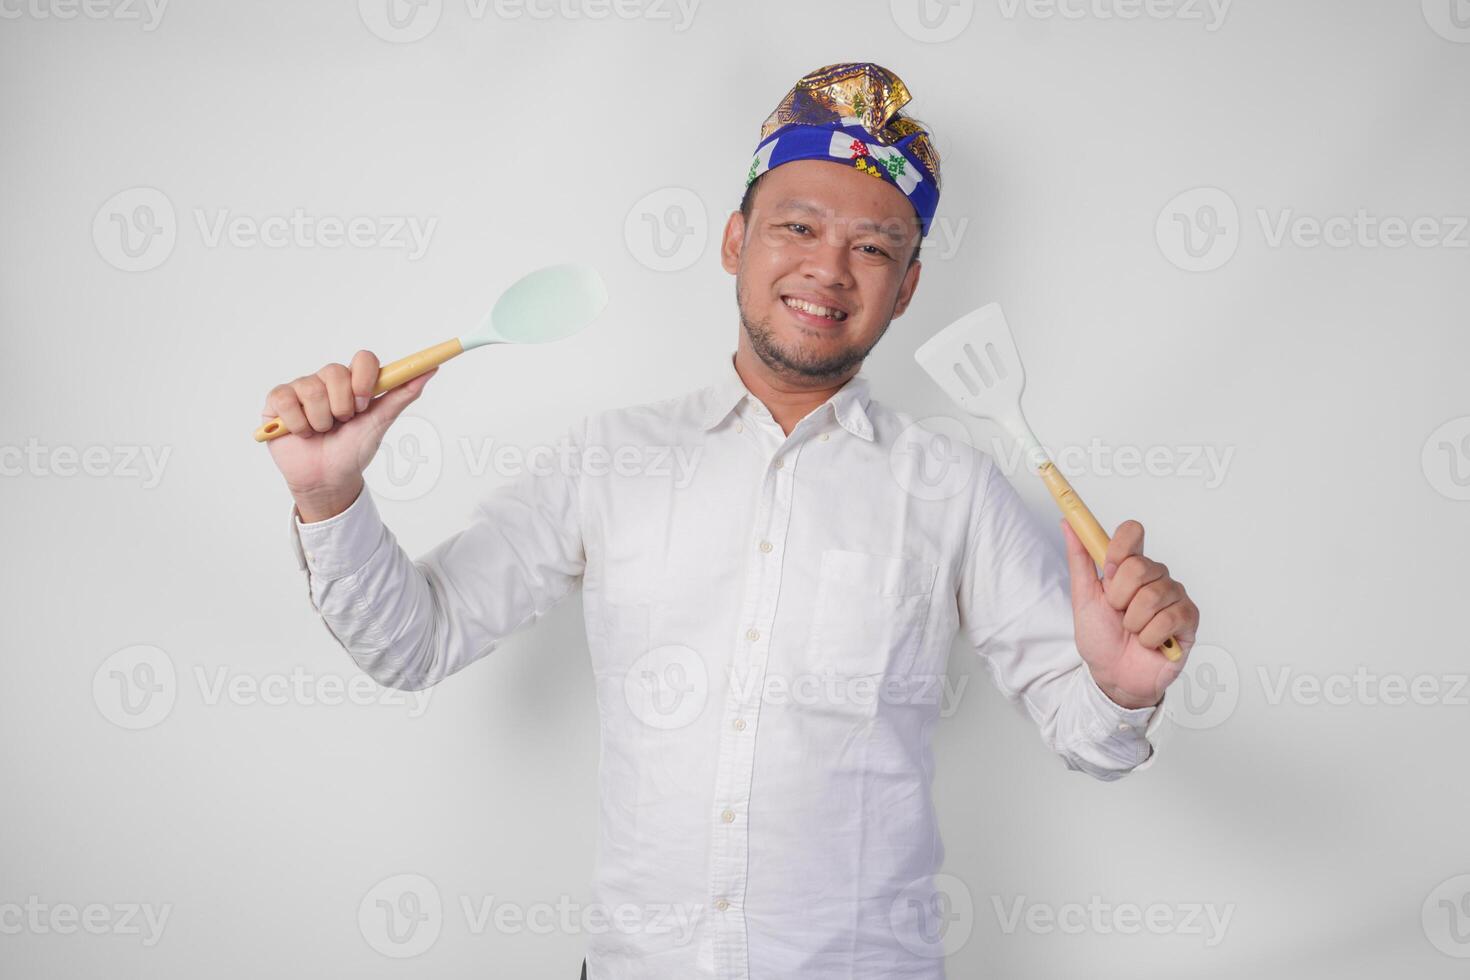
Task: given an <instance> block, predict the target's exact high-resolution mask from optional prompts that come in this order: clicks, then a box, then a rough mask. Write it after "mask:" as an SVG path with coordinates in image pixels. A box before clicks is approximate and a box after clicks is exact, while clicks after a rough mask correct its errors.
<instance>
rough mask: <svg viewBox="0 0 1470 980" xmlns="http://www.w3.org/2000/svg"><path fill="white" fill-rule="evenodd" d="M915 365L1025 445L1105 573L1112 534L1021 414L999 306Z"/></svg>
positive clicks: (930, 347) (923, 353)
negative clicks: (1104, 560)
mask: <svg viewBox="0 0 1470 980" xmlns="http://www.w3.org/2000/svg"><path fill="white" fill-rule="evenodd" d="M914 360H916V361H918V362H919V366H920V367H922V368H923V369H924V370H925V371H926V372H928V374H929V376H930V377H931V378H933V379H934V380H935V382H936V383H938V385H939V387H940V388H942V389H944V392H945V394H947V395H949V397H951V398H953V399H954V400H955V401H956V402H958V403H959V405H960V407H961V408H963V409H964V410H965V411H966V412H968V413H969V414H971V415H974V416H976V417H977V418H983V419H990V420H991V421H992V422H995V423H996V424H997V425H999V426H1000V427H1001V428H1003V429H1005V430H1006V432H1007V433H1009V434H1010V435H1011V436H1012V437H1013V438H1014V439H1016V440H1017V441H1018V442H1019V443H1020V444H1021V450H1022V452H1023V453H1024V454H1025V457H1026V462H1027V464H1028V465H1029V466H1030V467H1031V470H1032V471H1033V472H1034V473H1036V475H1037V476H1039V477H1041V479H1042V482H1043V483H1045V484H1046V488H1047V489H1048V490H1050V491H1051V495H1052V499H1053V500H1055V501H1056V502H1057V507H1059V508H1060V509H1061V511H1062V516H1063V517H1064V518H1066V520H1067V523H1068V524H1070V525H1071V526H1072V530H1073V531H1075V532H1077V537H1078V538H1080V539H1081V541H1082V543H1083V545H1085V546H1086V548H1087V553H1088V554H1089V555H1091V556H1092V560H1093V561H1094V562H1096V563H1097V564H1098V566H1099V567H1101V566H1102V563H1103V559H1104V558H1105V557H1106V556H1107V550H1108V541H1109V538H1108V533H1107V532H1106V531H1104V530H1103V529H1102V525H1101V524H1099V523H1098V522H1097V518H1095V517H1093V516H1092V512H1091V511H1090V510H1088V509H1087V505H1086V504H1084V503H1083V502H1082V498H1081V497H1079V496H1077V492H1076V491H1075V490H1073V489H1072V485H1071V484H1070V483H1068V482H1067V478H1066V477H1064V476H1062V474H1061V471H1060V470H1058V469H1057V468H1056V466H1055V465H1054V464H1053V463H1052V460H1051V457H1050V456H1048V455H1047V452H1046V450H1045V449H1043V448H1042V446H1041V442H1040V441H1039V440H1038V439H1037V438H1036V434H1035V433H1034V432H1032V431H1031V426H1029V425H1027V424H1026V416H1025V415H1024V414H1023V413H1022V412H1021V392H1022V391H1023V390H1024V389H1025V387H1026V374H1025V372H1024V371H1023V370H1022V369H1021V356H1020V354H1018V353H1017V352H1016V341H1015V338H1014V337H1012V336H1011V328H1010V327H1009V326H1008V325H1007V324H1006V318H1005V314H1004V313H1002V312H1001V309H1000V304H998V303H991V304H989V305H988V306H982V307H980V309H978V310H975V311H974V312H972V313H967V314H965V315H964V316H962V317H960V318H959V319H958V320H956V321H955V322H954V323H951V324H950V325H949V326H947V327H945V328H944V329H943V330H941V331H939V332H938V333H937V334H935V335H934V336H933V337H930V338H929V339H928V340H927V341H925V342H924V343H923V344H922V345H921V346H920V347H919V349H918V350H916V351H914ZM1163 653H1164V656H1165V657H1168V658H1169V659H1170V660H1178V659H1179V658H1180V657H1181V656H1182V655H1183V651H1182V648H1181V647H1180V646H1179V641H1178V640H1176V639H1175V638H1174V637H1172V636H1171V637H1169V638H1168V639H1167V640H1165V641H1164V646H1163Z"/></svg>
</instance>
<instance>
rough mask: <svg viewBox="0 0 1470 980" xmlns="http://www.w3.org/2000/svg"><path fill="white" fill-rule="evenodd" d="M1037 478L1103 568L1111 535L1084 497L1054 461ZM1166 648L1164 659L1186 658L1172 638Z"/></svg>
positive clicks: (1042, 468) (1165, 645)
mask: <svg viewBox="0 0 1470 980" xmlns="http://www.w3.org/2000/svg"><path fill="white" fill-rule="evenodd" d="M1037 475H1038V476H1040V477H1041V480H1042V482H1043V483H1045V484H1046V488H1047V489H1048V490H1050V491H1051V496H1052V499H1053V500H1055V501H1056V502H1057V507H1058V508H1060V510H1061V512H1062V516H1063V517H1064V518H1066V519H1067V523H1068V524H1070V525H1072V530H1073V531H1076V532H1077V537H1078V538H1080V539H1081V540H1082V544H1083V546H1084V547H1085V548H1086V549H1087V553H1088V554H1089V555H1091V556H1092V560H1093V561H1095V562H1096V563H1097V565H1098V567H1099V568H1101V567H1102V564H1103V561H1104V560H1105V559H1106V558H1107V554H1108V544H1109V542H1110V540H1111V539H1110V538H1109V537H1108V532H1106V531H1104V530H1103V529H1102V525H1101V524H1099V523H1098V522H1097V518H1096V517H1093V516H1092V511H1090V510H1088V509H1087V505H1086V504H1084V503H1083V502H1082V498H1081V497H1079V496H1077V491H1076V490H1073V489H1072V484H1070V483H1068V482H1067V478H1066V477H1064V476H1062V473H1061V471H1060V470H1058V469H1057V468H1056V466H1055V465H1054V464H1052V463H1051V462H1050V461H1048V462H1046V463H1043V464H1042V465H1041V469H1040V470H1038V471H1037ZM1162 649H1163V653H1164V656H1165V657H1168V658H1169V659H1170V660H1178V659H1179V658H1180V657H1182V656H1184V650H1183V648H1182V647H1180V646H1179V641H1178V640H1176V639H1174V637H1172V636H1171V637H1169V638H1168V639H1167V640H1165V641H1164V646H1163V648H1162Z"/></svg>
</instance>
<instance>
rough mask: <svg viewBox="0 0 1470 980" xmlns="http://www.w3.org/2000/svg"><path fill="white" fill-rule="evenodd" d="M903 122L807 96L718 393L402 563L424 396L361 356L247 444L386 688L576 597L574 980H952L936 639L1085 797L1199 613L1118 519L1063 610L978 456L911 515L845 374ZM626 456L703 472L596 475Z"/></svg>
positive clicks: (589, 428)
mask: <svg viewBox="0 0 1470 980" xmlns="http://www.w3.org/2000/svg"><path fill="white" fill-rule="evenodd" d="M908 98H909V97H908V93H907V90H906V89H905V88H904V86H903V83H902V82H901V81H900V80H899V79H898V78H897V77H896V76H894V75H893V74H892V73H891V72H889V71H887V70H886V69H884V68H881V67H880V66H877V65H872V64H852V65H833V66H828V67H826V68H822V69H819V70H818V71H816V72H813V73H812V74H810V75H808V76H807V77H805V78H804V79H802V80H801V81H800V82H799V83H798V84H797V86H796V88H795V89H793V90H792V92H791V93H790V94H788V96H787V97H786V99H784V100H783V101H782V103H781V105H780V106H779V107H778V108H777V110H776V112H775V113H773V114H772V116H771V118H770V119H769V120H767V123H766V125H765V127H764V128H763V132H762V140H761V143H760V144H759V146H758V149H757V153H756V157H755V160H754V162H753V163H752V165H751V167H750V169H749V171H748V175H747V184H748V191H749V193H748V194H747V197H746V200H745V201H744V203H743V208H742V210H741V211H738V212H735V213H733V214H731V215H730V218H729V220H728V222H727V224H726V226H725V231H724V237H723V241H722V244H721V261H722V263H723V265H724V267H725V269H726V270H727V271H728V272H731V273H733V274H734V275H735V276H736V296H737V303H738V307H739V314H740V327H741V329H740V332H739V335H738V347H737V350H736V351H735V353H734V356H733V358H732V359H731V361H729V362H727V363H725V364H723V365H721V369H720V371H719V372H718V374H719V378H718V379H717V381H716V383H715V384H713V385H711V386H708V387H705V388H702V389H700V390H698V391H695V392H692V393H690V394H688V395H686V396H683V397H679V398H673V399H669V400H665V401H661V402H656V403H652V404H646V405H640V406H635V407H631V408H624V409H618V410H613V411H605V412H598V413H595V414H593V415H592V416H590V417H588V418H585V419H583V420H582V421H581V422H580V423H579V424H578V425H576V426H574V427H573V428H572V430H571V431H570V433H569V435H568V440H569V442H570V444H571V446H572V448H574V449H575V450H576V452H575V454H573V455H575V458H576V459H577V460H578V465H574V466H565V467H561V466H559V467H553V468H552V470H553V471H552V472H546V471H544V470H543V472H542V473H541V474H539V475H530V476H527V477H525V478H523V479H521V480H519V481H516V482H514V483H512V484H511V485H509V486H506V487H501V488H497V489H495V490H493V491H491V492H490V493H488V494H487V495H486V496H485V497H484V498H483V500H482V503H481V504H480V506H479V507H478V508H477V511H476V515H475V519H474V521H473V522H472V523H471V525H470V526H469V527H468V528H466V529H465V530H463V531H461V532H459V533H458V534H456V535H454V536H453V537H451V538H449V539H448V540H446V541H444V542H443V543H441V544H440V545H439V546H437V547H436V548H434V549H433V550H431V551H430V552H428V553H427V554H426V555H424V556H423V557H422V558H421V559H419V560H418V561H417V562H413V561H411V560H410V559H409V557H408V555H406V554H405V553H404V552H403V550H402V549H401V548H400V547H399V546H398V545H397V543H396V541H395V539H394V537H393V535H392V534H391V533H390V532H388V531H387V530H386V528H385V527H384V525H383V524H382V522H381V520H380V519H379V516H378V513H377V511H376V509H375V507H374V505H373V501H372V497H371V495H370V494H368V493H366V492H364V490H363V482H362V477H361V470H362V467H363V464H364V463H365V462H366V461H367V460H369V459H370V458H371V456H372V454H373V452H374V450H375V448H376V447H377V445H378V442H379V440H380V439H381V436H382V433H383V431H384V429H386V427H387V426H388V425H389V424H390V423H391V421H392V420H393V419H394V418H395V417H396V416H397V415H398V414H399V413H400V412H401V411H402V410H403V409H404V407H405V406H407V405H408V404H409V403H411V402H412V401H413V400H415V399H416V398H418V397H419V395H420V393H421V392H422V390H423V386H424V384H425V379H426V378H427V377H428V375H426V376H424V377H422V378H419V379H416V380H415V381H413V382H410V383H409V384H407V385H405V386H403V387H402V388H399V389H397V390H394V391H391V392H389V393H387V394H385V395H383V396H382V397H381V398H379V399H377V400H376V401H375V402H372V403H371V404H368V403H367V402H366V401H365V399H364V396H365V395H366V394H367V393H369V392H370V391H371V389H372V385H373V382H374V380H375V379H376V376H377V372H378V361H377V359H376V358H375V357H374V356H373V355H372V354H371V353H369V352H366V351H360V352H358V354H357V355H356V356H355V357H354V358H353V360H352V364H351V366H350V367H348V366H344V365H340V364H331V365H327V366H326V367H324V368H323V369H322V370H321V371H318V372H317V373H316V374H315V375H310V376H307V377H304V378H300V379H297V380H296V381H295V382H293V383H291V384H287V385H281V386H279V387H277V388H275V389H274V390H273V391H272V392H271V394H270V396H269V398H268V400H267V404H266V407H265V409H264V411H263V413H262V414H263V416H264V417H271V416H274V415H280V416H281V417H282V419H284V420H285V423H286V425H287V426H289V427H290V428H291V431H292V432H293V433H295V434H296V435H298V436H300V437H301V438H285V439H280V440H277V441H275V442H272V443H271V444H270V445H271V452H272V455H273V457H274V459H275V461H276V463H277V465H278V466H279V467H280V469H281V470H282V472H283V474H284V475H285V477H286V480H287V483H288V486H289V487H290V489H291V492H292V495H293V497H294V499H295V507H294V508H293V516H292V533H293V540H295V539H299V544H298V555H299V558H298V560H299V562H300V565H301V567H302V568H303V569H306V570H307V571H308V576H309V583H310V585H309V592H310V595H311V599H312V601H313V603H314V604H315V606H316V608H317V609H318V610H319V611H320V612H321V614H322V616H323V618H324V620H325V622H326V624H327V626H328V628H329V629H330V630H331V631H332V633H333V635H334V636H335V637H337V638H338V640H339V641H340V642H341V644H342V645H343V647H344V648H345V649H346V650H347V652H348V653H349V654H350V655H351V656H352V657H353V659H354V660H355V661H356V662H357V664H358V665H359V666H361V668H362V669H363V670H365V671H367V672H368V673H369V674H371V675H372V676H373V677H374V678H376V679H377V680H378V681H379V682H381V683H383V684H385V685H390V686H394V687H401V688H408V689H418V688H422V687H425V686H428V685H431V684H435V683H438V682H439V681H440V680H442V679H444V678H445V677H447V676H448V675H450V674H452V673H454V672H455V671H458V670H460V669H461V668H463V667H465V666H466V665H468V664H469V663H471V662H473V661H475V660H477V659H478V658H480V657H483V656H485V655H486V654H488V653H489V652H491V651H492V650H493V649H495V647H496V646H497V645H498V644H499V643H500V641H502V640H503V639H504V638H505V637H506V636H509V635H510V634H511V633H513V632H515V631H517V630H519V629H522V628H524V627H526V626H527V625H529V624H531V623H533V622H535V621H536V620H538V619H539V618H540V617H541V616H542V615H544V614H545V613H546V612H547V611H548V610H549V609H550V608H552V606H554V605H555V604H556V603H557V602H559V601H560V600H561V599H562V598H563V597H565V596H566V595H568V594H569V593H570V592H571V591H572V590H573V589H575V588H577V587H578V586H580V587H581V588H582V591H583V598H584V606H585V617H586V625H587V637H588V646H589V649H590V652H591V657H592V665H593V670H594V673H595V676H596V680H597V692H598V706H599V711H600V712H601V715H602V734H603V744H602V751H601V765H600V772H599V782H600V786H599V792H600V799H601V824H600V830H599V837H598V866H597V870H596V876H595V887H594V893H595V904H596V905H598V907H601V908H606V909H617V908H620V907H621V908H623V909H625V910H626V909H627V908H633V909H637V910H639V911H640V913H641V914H640V915H639V916H635V917H632V921H630V920H629V919H628V917H626V916H622V917H619V919H618V923H619V924H617V925H615V926H614V927H612V928H609V929H607V930H605V931H604V930H599V931H597V932H596V934H594V935H592V936H591V938H590V941H589V948H588V957H587V962H586V963H585V964H584V976H590V977H592V978H594V980H634V978H638V980H644V978H661V980H662V978H667V980H693V978H719V980H735V978H746V977H750V978H757V980H764V978H775V977H781V978H784V977H800V978H809V980H818V978H837V977H841V978H860V977H861V978H868V977H871V978H880V977H881V978H885V980H892V978H925V980H933V978H937V977H942V976H943V975H944V970H943V959H942V956H943V952H944V950H943V937H942V930H940V929H938V928H936V921H935V920H934V919H933V918H932V912H933V909H934V902H935V899H936V894H935V884H934V876H935V874H936V873H937V871H938V869H939V866H940V864H941V861H942V855H943V848H942V844H941V842H940V840H939V836H938V832H937V827H936V820H935V814H934V811H933V808H932V805H931V802H930V781H931V776H932V772H933V764H932V756H931V753H930V735H931V734H932V731H933V727H934V724H935V722H936V721H937V719H938V715H939V707H940V705H939V699H938V697H937V696H936V693H935V692H936V691H937V690H938V687H939V685H938V682H939V680H940V679H941V678H942V677H943V675H944V672H945V662H946V659H947V656H948V653H949V650H950V646H951V641H952V640H953V638H954V636H955V633H956V631H957V630H963V631H964V633H965V636H966V637H967V639H968V641H969V642H970V644H971V645H972V646H973V648H974V649H975V651H976V652H977V654H978V655H979V656H980V657H981V658H982V659H983V660H984V661H985V663H986V665H987V667H988V668H989V670H990V673H991V676H992V677H993V678H994V680H995V682H996V684H997V685H998V686H999V688H1000V689H1001V691H1002V692H1003V693H1004V694H1005V695H1006V696H1007V697H1008V698H1010V699H1011V700H1012V701H1014V702H1015V703H1017V704H1018V705H1020V706H1022V707H1024V709H1025V710H1026V711H1027V712H1028V713H1029V715H1030V717H1031V718H1032V719H1033V720H1034V721H1035V723H1036V724H1037V726H1038V728H1039V730H1040V732H1041V736H1042V738H1043V740H1044V741H1045V743H1046V744H1047V745H1048V746H1050V747H1051V748H1052V749H1053V750H1054V751H1055V752H1057V753H1058V754H1059V755H1060V756H1061V757H1062V759H1063V760H1064V761H1065V763H1066V764H1067V765H1068V766H1069V767H1071V768H1074V769H1078V770H1082V771H1084V772H1087V773H1089V774H1091V775H1092V776H1094V777H1097V778H1099V779H1115V778H1117V777H1119V776H1121V775H1123V774H1125V773H1127V772H1129V771H1130V770H1132V769H1135V768H1137V767H1139V766H1140V765H1142V764H1145V763H1146V761H1148V760H1150V758H1151V748H1152V746H1151V743H1150V740H1149V735H1148V733H1149V731H1150V730H1151V729H1150V728H1149V723H1150V722H1151V721H1153V720H1155V719H1157V718H1158V716H1159V704H1160V702H1161V699H1162V697H1163V693H1164V689H1165V688H1166V687H1167V686H1168V684H1169V683H1170V682H1171V681H1172V680H1173V679H1174V677H1176V676H1177V675H1178V672H1179V670H1180V669H1181V667H1182V664H1183V661H1180V662H1177V663H1171V662H1169V661H1168V660H1166V659H1165V658H1164V656H1163V654H1161V653H1160V652H1159V650H1158V647H1159V646H1160V645H1161V644H1162V643H1163V641H1164V640H1165V639H1166V638H1167V637H1168V636H1170V635H1173V636H1175V637H1177V638H1178V639H1179V641H1180V643H1181V644H1182V646H1183V647H1184V649H1185V650H1186V651H1187V650H1188V649H1189V647H1190V645H1191V644H1192V643H1193V640H1194V636H1195V632H1196V628H1197V624H1198V610H1197V609H1196V608H1195V605H1194V603H1193V602H1192V601H1191V600H1190V598H1189V597H1188V595H1187V594H1186V593H1185V590H1184V588H1183V586H1181V585H1180V584H1179V583H1178V582H1176V581H1174V580H1173V579H1172V578H1171V577H1170V576H1169V574H1168V570H1167V569H1166V568H1165V567H1164V566H1163V565H1161V564H1159V563H1157V562H1155V561H1153V560H1151V559H1149V558H1147V557H1145V556H1144V554H1143V528H1142V527H1141V526H1140V525H1139V524H1137V523H1136V522H1132V521H1130V522H1126V523H1125V524H1123V525H1122V526H1121V527H1119V529H1118V531H1117V533H1116V534H1115V535H1114V538H1113V540H1112V544H1111V546H1110V548H1109V551H1108V562H1107V565H1106V568H1105V575H1104V578H1103V579H1102V580H1099V578H1098V576H1097V572H1096V569H1095V566H1094V565H1093V564H1092V561H1091V559H1090V558H1088V556H1087V554H1086V552H1085V551H1084V549H1083V548H1082V545H1081V543H1080V542H1079V541H1078V540H1077V538H1076V537H1075V536H1074V535H1073V534H1072V533H1071V531H1070V529H1069V528H1064V530H1065V535H1066V540H1067V549H1068V557H1069V562H1070V578H1071V586H1070V589H1069V588H1068V584H1067V581H1066V579H1067V571H1066V570H1065V568H1064V563H1063V561H1062V558H1061V556H1060V554H1059V553H1058V551H1057V549H1055V548H1054V546H1053V545H1052V543H1051V542H1049V541H1048V540H1047V539H1046V536H1045V535H1044V534H1043V533H1042V532H1041V530H1040V529H1039V528H1038V527H1037V526H1036V524H1035V523H1034V522H1033V519H1032V518H1031V515H1030V514H1029V512H1028V511H1027V510H1026V509H1025V507H1024V506H1023V505H1022V503H1021V501H1020V499H1019V498H1018V496H1017V494H1016V493H1015V491H1014V490H1013V488H1012V487H1011V485H1010V484H1009V482H1008V481H1007V480H1006V478H1005V476H1004V475H1003V474H1002V473H1001V472H999V470H998V469H997V467H996V465H995V463H994V461H993V460H992V459H991V458H990V457H989V456H987V455H985V454H983V453H980V452H978V451H974V450H971V449H970V448H969V447H961V448H962V450H963V452H962V453H961V455H960V457H959V459H958V461H957V463H956V465H958V466H960V467H961V468H962V469H961V470H960V471H959V472H960V473H961V475H964V476H966V478H965V479H964V480H963V481H961V482H959V483H957V484H955V486H954V487H953V488H951V489H952V491H953V492H949V493H945V494H934V493H930V492H927V491H926V490H925V487H926V486H927V485H926V484H923V483H922V481H921V477H922V476H923V474H922V473H921V472H920V469H921V467H923V466H924V465H926V459H925V458H924V454H923V453H920V454H914V453H911V452H906V451H896V449H901V448H902V447H901V446H900V442H899V440H900V439H901V438H902V439H906V440H909V441H910V442H913V441H914V440H917V444H918V445H920V446H929V445H930V443H929V442H927V441H926V440H925V438H924V435H923V433H922V430H914V429H912V428H911V423H912V420H911V419H909V417H907V416H905V415H902V414H899V413H896V412H894V411H892V410H890V409H888V408H886V407H885V406H883V405H881V404H880V403H878V402H877V401H876V400H874V399H873V398H871V397H870V396H869V393H868V384H867V379H866V378H865V377H863V376H861V375H859V374H858V370H859V368H860V366H861V364H862V362H863V359H864V357H865V356H866V355H867V353H868V352H869V351H870V350H871V349H872V348H873V346H874V344H876V343H877V342H878V340H879V338H880V337H881V336H882V335H883V333H884V332H885V331H886V330H887V329H888V325H889V323H890V321H891V320H892V319H893V318H895V317H897V316H900V315H901V314H902V313H903V312H904V310H905V309H906V308H907V306H908V304H909V302H910V300H911V299H912V297H913V294H914V290H915V288H916V287H917V286H918V281H919V272H920V267H921V266H920V263H919V261H918V257H917V252H918V248H919V243H920V241H921V237H922V235H923V234H924V233H926V232H927V231H928V227H929V223H930V221H931V220H932V218H933V214H934V208H935V206H936V204H937V202H938V184H939V171H938V158H937V155H936V154H935V153H934V151H933V148H932V146H931V145H930V144H929V141H928V136H927V134H926V133H924V132H923V130H922V128H921V127H920V126H919V125H918V124H917V123H915V122H914V121H912V120H911V119H906V118H904V117H902V116H901V115H899V114H898V109H899V108H900V107H901V106H902V105H903V104H904V103H906V102H907V101H908ZM920 339H922V338H918V337H913V338H906V342H913V343H916V342H917V341H918V340H920ZM354 395H355V396H356V404H354ZM629 447H636V448H637V449H638V450H639V451H640V452H642V453H644V454H645V455H644V457H643V458H645V459H653V458H656V457H659V456H660V455H662V456H663V458H667V457H668V456H669V455H671V454H679V453H682V454H683V456H682V457H679V458H685V459H694V460H697V464H696V465H695V466H694V467H693V468H692V472H691V473H686V474H683V478H682V479H676V477H677V476H679V475H680V474H679V471H678V470H677V469H675V468H673V467H667V466H665V467H657V466H654V465H648V466H644V467H642V468H636V469H637V470H638V471H637V472H629V470H628V468H626V467H623V468H612V467H609V466H608V465H607V460H608V459H611V458H615V457H616V456H617V454H618V452H619V450H627V449H628V448H629ZM594 453H596V454H597V456H596V458H597V459H599V460H601V464H600V465H598V466H593V465H591V461H592V459H593V458H594ZM946 487H947V488H948V484H946ZM936 497H937V498H939V499H935V498H936ZM681 922H682V923H687V924H688V926H689V927H688V928H687V929H686V928H680V927H679V926H678V923H681Z"/></svg>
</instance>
